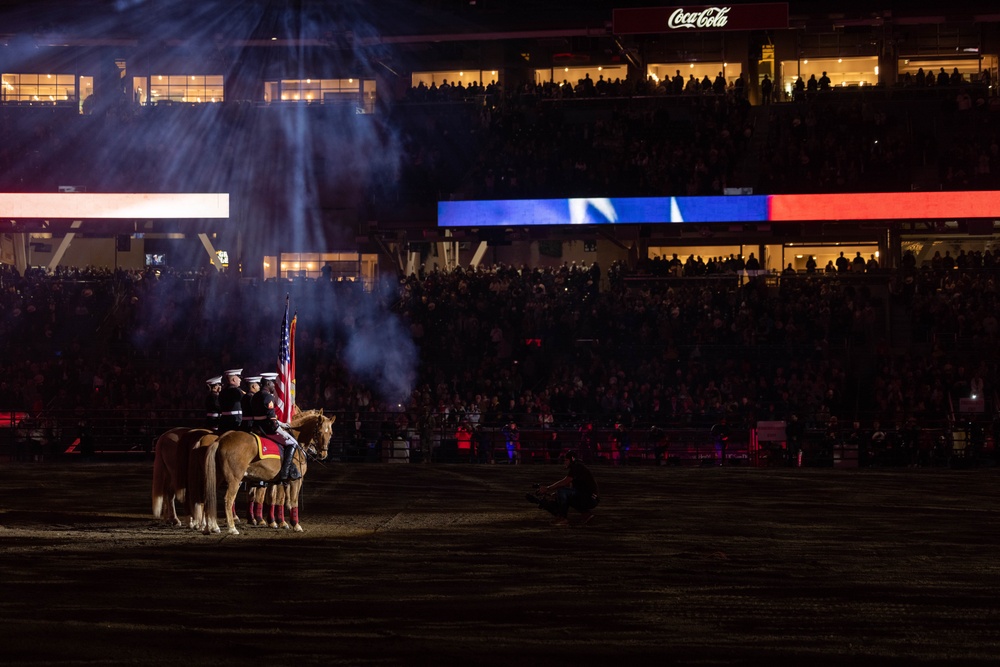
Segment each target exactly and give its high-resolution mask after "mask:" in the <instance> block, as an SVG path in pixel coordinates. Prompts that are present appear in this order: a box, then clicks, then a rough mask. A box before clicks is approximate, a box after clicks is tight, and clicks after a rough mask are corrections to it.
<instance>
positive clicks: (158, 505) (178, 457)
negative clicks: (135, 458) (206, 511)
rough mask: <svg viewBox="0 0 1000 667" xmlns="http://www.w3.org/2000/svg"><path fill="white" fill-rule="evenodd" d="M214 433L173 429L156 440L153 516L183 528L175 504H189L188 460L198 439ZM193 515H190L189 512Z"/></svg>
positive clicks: (180, 428)
mask: <svg viewBox="0 0 1000 667" xmlns="http://www.w3.org/2000/svg"><path fill="white" fill-rule="evenodd" d="M209 433H211V431H209V430H208V429H204V428H187V427H177V428H172V429H170V430H169V431H167V432H166V433H164V434H163V435H161V436H160V437H159V438H157V440H156V453H155V456H154V458H153V516H154V517H156V518H158V519H163V520H164V521H166V522H167V523H168V524H171V525H173V526H180V525H181V520H180V518H179V517H178V516H177V508H176V507H175V505H174V501H175V500H177V501H178V502H181V503H184V504H185V505H188V503H187V488H188V460H189V457H190V453H191V449H192V448H193V447H194V446H195V445H196V444H197V443H198V440H199V439H200V438H201V437H202V436H205V435H208V434H209ZM189 514H190V512H189Z"/></svg>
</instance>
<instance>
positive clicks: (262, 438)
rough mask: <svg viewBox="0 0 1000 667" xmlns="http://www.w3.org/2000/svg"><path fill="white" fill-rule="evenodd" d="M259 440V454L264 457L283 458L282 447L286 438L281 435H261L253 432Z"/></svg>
mask: <svg viewBox="0 0 1000 667" xmlns="http://www.w3.org/2000/svg"><path fill="white" fill-rule="evenodd" d="M250 435H252V436H253V437H254V439H255V440H256V441H257V455H258V456H260V458H262V459H281V449H282V447H284V446H285V441H284V439H283V438H282V437H281V436H279V435H267V434H264V435H261V434H259V433H251V434H250Z"/></svg>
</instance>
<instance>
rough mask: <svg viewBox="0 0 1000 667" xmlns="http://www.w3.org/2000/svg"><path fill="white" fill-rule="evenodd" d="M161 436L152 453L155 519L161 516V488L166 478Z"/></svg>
mask: <svg viewBox="0 0 1000 667" xmlns="http://www.w3.org/2000/svg"><path fill="white" fill-rule="evenodd" d="M163 437H164V436H160V437H159V438H157V440H156V453H155V454H154V455H153V516H154V517H155V518H157V519H159V518H160V517H162V516H163V489H164V487H165V486H166V479H167V464H166V463H164V461H163V448H162V447H161V446H160V440H161V439H162V438H163Z"/></svg>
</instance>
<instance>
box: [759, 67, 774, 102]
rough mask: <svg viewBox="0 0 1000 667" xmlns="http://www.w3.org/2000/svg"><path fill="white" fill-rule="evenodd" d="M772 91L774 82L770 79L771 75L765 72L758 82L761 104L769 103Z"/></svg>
mask: <svg viewBox="0 0 1000 667" xmlns="http://www.w3.org/2000/svg"><path fill="white" fill-rule="evenodd" d="M773 93H774V83H773V82H772V81H771V77H770V76H768V75H767V74H765V75H764V80H763V81H761V82H760V101H761V104H770V103H771V96H772V94H773Z"/></svg>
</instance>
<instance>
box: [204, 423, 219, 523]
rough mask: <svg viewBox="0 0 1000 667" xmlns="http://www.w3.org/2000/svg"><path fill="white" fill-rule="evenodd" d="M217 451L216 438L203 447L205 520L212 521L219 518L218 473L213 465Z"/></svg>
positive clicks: (217, 441) (217, 442)
mask: <svg viewBox="0 0 1000 667" xmlns="http://www.w3.org/2000/svg"><path fill="white" fill-rule="evenodd" d="M218 451H219V439H218V438H216V439H215V440H214V441H212V442H211V443H210V444H209V445H208V446H207V447H205V519H206V520H209V521H212V520H214V519H215V517H218V516H219V499H218V489H217V488H216V487H217V485H218V480H217V476H218V471H217V470H216V465H215V455H216V453H217V452H218Z"/></svg>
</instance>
